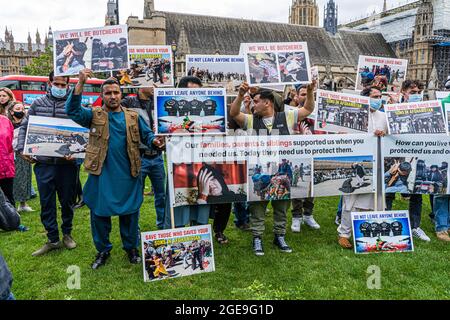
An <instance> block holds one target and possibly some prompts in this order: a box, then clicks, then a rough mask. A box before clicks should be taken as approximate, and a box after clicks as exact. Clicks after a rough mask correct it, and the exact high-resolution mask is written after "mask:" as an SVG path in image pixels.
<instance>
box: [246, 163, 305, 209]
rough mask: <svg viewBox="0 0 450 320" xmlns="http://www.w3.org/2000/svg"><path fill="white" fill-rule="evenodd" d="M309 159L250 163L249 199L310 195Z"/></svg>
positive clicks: (261, 199)
mask: <svg viewBox="0 0 450 320" xmlns="http://www.w3.org/2000/svg"><path fill="white" fill-rule="evenodd" d="M311 162H312V161H311V159H307V158H306V159H301V158H290V159H281V162H273V161H270V162H256V163H250V164H249V169H248V176H249V177H248V188H249V192H248V193H249V197H248V200H249V201H267V200H289V199H304V198H309V197H311V175H312V168H311Z"/></svg>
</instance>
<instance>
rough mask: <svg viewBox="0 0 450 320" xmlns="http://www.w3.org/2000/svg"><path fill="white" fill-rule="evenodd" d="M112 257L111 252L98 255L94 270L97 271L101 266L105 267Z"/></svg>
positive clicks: (93, 266) (93, 265)
mask: <svg viewBox="0 0 450 320" xmlns="http://www.w3.org/2000/svg"><path fill="white" fill-rule="evenodd" d="M110 256H111V253H109V252H102V253H97V255H96V257H95V261H94V262H93V263H92V266H91V267H92V269H94V270H97V269H98V268H100V267H101V266H104V265H105V264H106V260H108V258H109V257H110Z"/></svg>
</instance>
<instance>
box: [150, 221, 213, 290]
mask: <svg viewBox="0 0 450 320" xmlns="http://www.w3.org/2000/svg"><path fill="white" fill-rule="evenodd" d="M141 239H142V244H141V250H142V257H143V259H142V260H143V269H144V281H145V282H152V281H158V280H163V279H169V278H179V277H185V276H191V275H196V274H201V273H205V272H214V271H215V262H214V249H213V242H212V236H211V226H210V225H206V226H195V227H190V228H179V229H172V230H164V231H154V232H144V233H142V235H141Z"/></svg>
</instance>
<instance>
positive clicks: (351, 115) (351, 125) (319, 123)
mask: <svg viewBox="0 0 450 320" xmlns="http://www.w3.org/2000/svg"><path fill="white" fill-rule="evenodd" d="M369 105H370V99H369V98H367V97H362V96H359V95H356V94H347V93H338V92H332V91H324V90H318V91H317V99H316V110H317V119H316V121H315V129H316V130H321V131H327V132H334V133H367V132H368V130H369Z"/></svg>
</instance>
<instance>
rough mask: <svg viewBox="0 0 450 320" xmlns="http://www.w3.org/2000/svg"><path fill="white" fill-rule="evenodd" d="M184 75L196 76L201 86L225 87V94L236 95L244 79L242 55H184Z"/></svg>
mask: <svg viewBox="0 0 450 320" xmlns="http://www.w3.org/2000/svg"><path fill="white" fill-rule="evenodd" d="M186 75H187V76H194V77H198V78H199V79H200V80H202V82H203V86H206V87H209V88H226V90H227V95H234V96H236V95H237V93H238V91H239V86H240V85H241V84H242V82H243V81H245V79H246V77H245V64H244V58H243V57H242V56H228V55H186Z"/></svg>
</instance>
